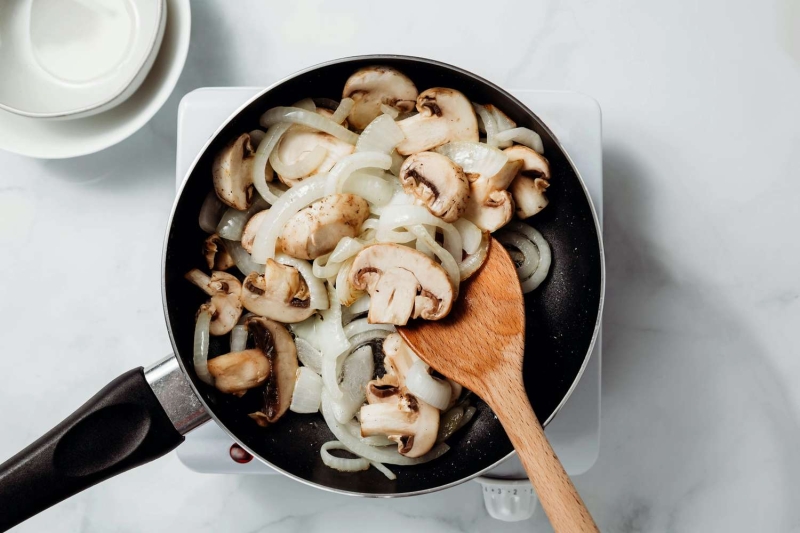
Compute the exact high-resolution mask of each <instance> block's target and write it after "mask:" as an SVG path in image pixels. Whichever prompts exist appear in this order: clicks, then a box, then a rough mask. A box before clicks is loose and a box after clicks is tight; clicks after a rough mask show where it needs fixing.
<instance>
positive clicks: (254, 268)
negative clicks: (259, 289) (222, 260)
mask: <svg viewBox="0 0 800 533" xmlns="http://www.w3.org/2000/svg"><path fill="white" fill-rule="evenodd" d="M225 249H226V250H227V251H228V253H229V254H230V255H231V257H232V258H233V261H234V262H235V263H236V268H238V269H239V272H241V273H242V274H244V275H245V276H248V275H249V274H250V273H251V272H258V273H259V274H263V273H264V271H265V270H266V266H265V265H260V264H258V263H256V262H255V261H253V256H251V255H250V254H249V253H247V250H245V249H244V248H242V243H241V242H240V241H229V240H226V241H225Z"/></svg>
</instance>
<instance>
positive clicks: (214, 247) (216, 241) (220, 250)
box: [203, 233, 236, 270]
mask: <svg viewBox="0 0 800 533" xmlns="http://www.w3.org/2000/svg"><path fill="white" fill-rule="evenodd" d="M203 256H204V257H205V258H206V264H208V268H209V269H210V270H228V269H229V268H230V267H232V266H233V265H235V264H236V261H234V260H233V257H231V254H229V253H228V250H227V248H226V247H225V242H224V241H223V240H222V238H221V237H220V236H219V235H217V234H216V233H215V234H213V235H209V236H208V238H207V239H206V240H205V242H204V243H203Z"/></svg>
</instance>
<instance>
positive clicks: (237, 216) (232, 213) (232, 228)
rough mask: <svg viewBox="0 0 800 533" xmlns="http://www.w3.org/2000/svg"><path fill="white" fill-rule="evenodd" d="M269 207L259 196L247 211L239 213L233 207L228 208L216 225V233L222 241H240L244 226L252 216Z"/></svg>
mask: <svg viewBox="0 0 800 533" xmlns="http://www.w3.org/2000/svg"><path fill="white" fill-rule="evenodd" d="M268 207H269V204H268V203H267V202H265V201H264V199H263V198H261V197H260V196H259V197H257V198H256V199H255V201H254V202H253V205H251V206H250V207H248V208H247V211H239V210H238V209H234V208H233V207H229V208H228V210H227V211H225V213H224V214H223V215H222V218H221V219H220V221H219V224H217V233H218V234H219V236H220V237H222V238H223V239H227V240H229V241H241V240H242V233H244V226H245V224H247V221H248V220H250V218H252V216H253V215H255V214H256V213H259V212H261V211H263V210H265V209H267V208H268Z"/></svg>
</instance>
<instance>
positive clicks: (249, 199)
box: [211, 133, 255, 211]
mask: <svg viewBox="0 0 800 533" xmlns="http://www.w3.org/2000/svg"><path fill="white" fill-rule="evenodd" d="M254 160H255V150H253V145H252V144H251V143H250V134H249V133H242V134H241V135H239V136H238V137H237V138H235V139H233V140H232V141H231V142H229V143H228V144H226V145H225V147H224V148H223V149H222V150H220V152H219V153H218V154H217V157H216V158H214V163H213V165H212V167H211V175H212V176H213V179H214V191H215V192H216V193H217V196H218V197H219V199H220V200H221V201H222V202H223V203H224V204H226V205H228V206H229V207H233V208H234V209H238V210H240V211H244V210H245V209H247V208H248V207H250V204H252V203H253V194H254V190H255V187H254V186H253V176H252V169H253V161H254Z"/></svg>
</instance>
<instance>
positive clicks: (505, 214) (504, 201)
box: [464, 161, 522, 231]
mask: <svg viewBox="0 0 800 533" xmlns="http://www.w3.org/2000/svg"><path fill="white" fill-rule="evenodd" d="M521 166H522V163H521V162H520V161H508V162H506V164H505V165H503V167H502V168H501V169H500V171H499V172H498V173H497V174H495V175H494V176H489V177H487V176H477V177H476V179H475V180H474V181H473V182H472V183H470V195H469V201H468V202H467V210H466V211H465V213H464V218H466V219H467V220H470V221H471V222H472V223H474V224H475V225H476V226H478V227H479V228H481V229H482V230H483V231H495V230H497V229H500V228H502V227H503V226H505V225H506V224H508V222H509V221H510V220H511V217H512V216H513V215H514V200H513V198H512V197H511V193H509V192H508V191H507V190H506V188H507V187H508V186H509V185H510V184H511V182H512V181H513V180H514V178H515V177H516V175H517V171H518V170H519V169H520V167H521Z"/></svg>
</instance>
